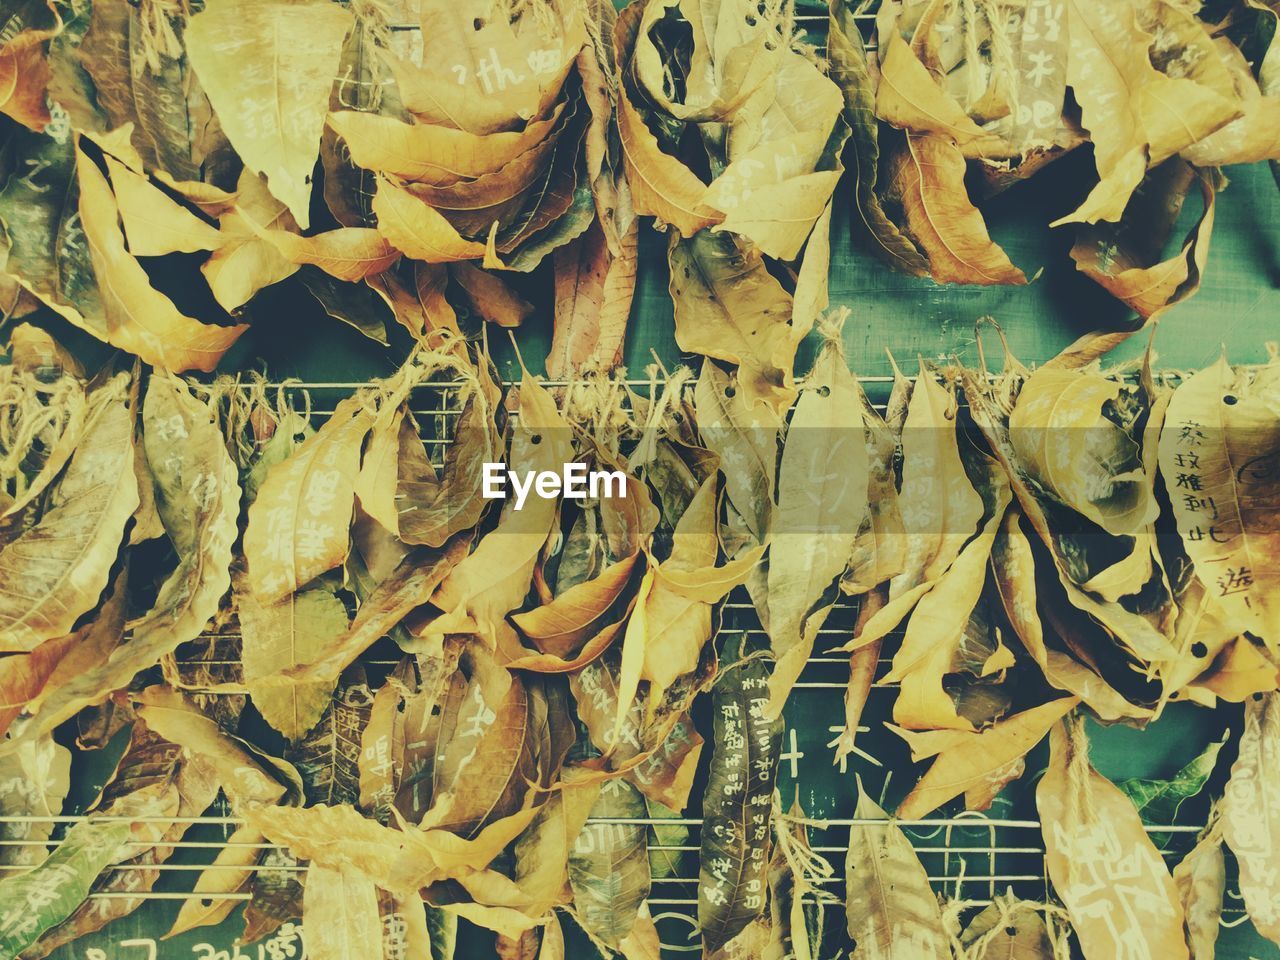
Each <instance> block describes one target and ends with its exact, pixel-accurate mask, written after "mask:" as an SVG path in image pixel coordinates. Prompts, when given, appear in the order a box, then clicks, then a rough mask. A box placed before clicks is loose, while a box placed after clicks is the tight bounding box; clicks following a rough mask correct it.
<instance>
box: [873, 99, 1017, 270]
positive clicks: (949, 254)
mask: <svg viewBox="0 0 1280 960" xmlns="http://www.w3.org/2000/svg"><path fill="white" fill-rule="evenodd" d="M886 86H887V85H886V84H883V83H882V84H881V87H880V89H882V90H883V89H885V88H886ZM886 172H887V174H888V176H889V182H888V183H887V184H886V185H885V192H886V193H887V195H888V196H889V197H890V198H892V199H893V200H894V201H896V203H897V204H900V205H901V207H902V211H903V214H904V218H905V222H904V224H903V229H904V231H905V232H906V233H907V235H909V236H910V237H911V239H912V240H914V241H915V243H916V245H917V246H918V247H919V248H920V250H921V251H923V252H924V254H925V256H927V257H928V259H929V272H930V274H932V276H933V279H934V280H936V281H938V282H939V283H976V284H1000V283H1011V284H1024V283H1026V282H1027V278H1026V276H1025V275H1024V274H1023V272H1022V271H1021V270H1019V269H1018V268H1017V267H1015V266H1014V265H1013V263H1012V262H1010V260H1009V257H1008V255H1007V254H1006V253H1005V252H1004V251H1003V250H1002V249H1001V248H1000V247H999V246H997V245H996V244H995V242H994V241H992V239H991V237H990V235H989V234H988V233H987V227H986V224H985V223H984V222H983V219H982V214H981V213H979V212H978V209H977V207H975V206H974V205H973V203H972V202H971V201H970V200H969V195H968V193H967V191H966V189H965V182H964V178H965V160H964V154H963V153H961V151H960V148H959V147H957V146H956V145H955V144H954V143H953V142H951V140H949V139H948V138H946V137H943V136H939V135H928V136H921V135H918V134H913V133H908V134H907V135H906V139H905V142H903V143H902V144H901V145H900V146H899V147H898V149H897V150H895V151H894V152H893V153H892V154H890V155H889V157H888V165H887V167H886Z"/></svg>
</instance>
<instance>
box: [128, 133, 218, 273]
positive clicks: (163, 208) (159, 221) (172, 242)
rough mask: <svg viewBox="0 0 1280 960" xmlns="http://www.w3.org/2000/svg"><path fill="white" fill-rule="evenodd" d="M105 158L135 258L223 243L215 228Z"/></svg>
mask: <svg viewBox="0 0 1280 960" xmlns="http://www.w3.org/2000/svg"><path fill="white" fill-rule="evenodd" d="M105 159H106V163H107V173H108V174H109V175H110V177H111V189H112V192H113V193H115V196H116V206H117V207H118V208H119V210H120V222H121V224H122V225H123V227H124V236H125V240H126V241H127V242H128V245H129V252H130V253H131V254H133V255H134V256H135V257H160V256H164V255H165V254H168V253H195V252H197V251H200V250H214V249H217V248H218V247H220V246H222V241H223V237H222V235H221V234H220V233H219V232H218V230H217V228H215V227H214V226H212V225H211V224H209V223H206V222H205V221H204V220H202V219H200V218H199V217H197V216H196V215H195V214H194V213H192V212H191V211H190V210H188V209H187V208H186V207H184V206H183V205H182V204H180V203H178V202H177V201H176V200H174V199H173V198H171V197H170V196H169V195H168V194H166V193H165V192H164V191H163V190H161V189H160V188H159V187H158V186H156V185H155V184H154V183H152V182H151V181H150V180H148V179H147V178H146V177H145V176H143V175H142V174H140V173H137V172H135V171H133V170H130V169H129V167H127V166H126V165H125V164H123V163H121V162H120V161H119V160H117V159H116V158H115V157H113V156H111V155H109V154H108V155H107V156H106V158H105Z"/></svg>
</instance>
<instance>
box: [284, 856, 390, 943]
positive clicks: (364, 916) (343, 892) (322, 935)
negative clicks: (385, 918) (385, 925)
mask: <svg viewBox="0 0 1280 960" xmlns="http://www.w3.org/2000/svg"><path fill="white" fill-rule="evenodd" d="M303 890H304V891H305V892H304V894H303V901H302V902H303V914H302V933H303V937H304V938H305V940H306V944H307V955H308V956H309V957H314V958H315V960H353V958H355V957H369V958H370V960H380V958H381V957H382V956H383V952H382V917H381V915H380V914H379V911H378V888H377V887H375V886H374V885H373V881H372V880H369V879H366V878H365V877H362V876H360V875H359V874H357V873H356V872H355V871H353V870H350V869H333V868H331V867H327V866H324V865H323V864H319V863H313V864H311V866H310V867H308V868H307V880H306V883H305V884H303ZM370 950H373V953H370Z"/></svg>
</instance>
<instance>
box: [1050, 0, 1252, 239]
mask: <svg viewBox="0 0 1280 960" xmlns="http://www.w3.org/2000/svg"><path fill="white" fill-rule="evenodd" d="M1067 22H1068V30H1069V31H1070V37H1071V48H1070V53H1069V55H1068V58H1067V83H1068V84H1069V85H1070V86H1071V88H1072V90H1073V92H1074V93H1075V98H1076V101H1077V102H1078V103H1079V104H1080V110H1081V116H1080V119H1081V123H1082V124H1083V125H1084V127H1085V128H1086V129H1087V130H1088V131H1089V136H1090V140H1092V142H1093V150H1094V162H1095V163H1096V165H1097V168H1098V178H1099V183H1098V185H1097V186H1096V187H1094V188H1093V190H1092V191H1091V192H1090V194H1089V196H1088V198H1086V200H1085V201H1084V203H1083V204H1081V205H1080V208H1079V209H1077V210H1076V211H1075V212H1074V213H1072V214H1070V215H1069V216H1066V217H1063V218H1061V219H1060V220H1058V221H1056V222H1055V223H1054V224H1053V225H1054V226H1057V225H1058V224H1062V223H1072V222H1085V223H1093V222H1095V221H1098V220H1119V219H1120V217H1121V216H1122V215H1123V214H1124V208H1125V206H1126V204H1128V202H1129V197H1130V195H1131V194H1132V193H1133V191H1134V189H1136V188H1137V186H1138V184H1139V183H1141V182H1142V178H1143V176H1144V174H1145V173H1146V171H1147V168H1148V166H1152V165H1155V164H1158V163H1161V162H1162V161H1164V160H1166V159H1168V158H1169V157H1171V156H1173V155H1174V154H1175V153H1177V152H1178V151H1180V150H1182V149H1184V148H1185V147H1189V146H1190V145H1191V144H1193V143H1195V142H1196V141H1198V140H1200V139H1202V138H1204V137H1206V136H1208V135H1209V134H1211V133H1213V132H1214V131H1215V130H1217V129H1218V128H1220V127H1222V126H1224V125H1226V124H1227V123H1229V122H1230V121H1231V120H1234V119H1235V118H1236V117H1238V116H1239V115H1240V112H1241V111H1240V108H1239V106H1238V104H1237V102H1236V100H1235V96H1234V92H1235V91H1234V87H1233V85H1232V83H1231V80H1230V77H1229V76H1228V75H1227V73H1226V70H1225V68H1224V67H1223V66H1222V64H1221V62H1220V61H1219V59H1218V57H1217V55H1216V53H1215V52H1214V51H1213V48H1212V45H1209V46H1208V48H1207V49H1206V48H1205V46H1204V45H1205V44H1208V43H1209V40H1208V34H1207V32H1206V31H1205V29H1204V27H1203V25H1202V24H1200V23H1199V21H1198V20H1196V19H1195V16H1194V14H1192V13H1191V12H1189V11H1187V10H1185V9H1183V8H1181V7H1179V6H1177V5H1176V4H1173V3H1167V2H1160V3H1155V4H1150V5H1143V4H1138V3H1135V2H1124V3H1111V2H1109V0H1070V2H1069V3H1068V4H1067ZM1157 31H1159V32H1160V34H1161V36H1162V38H1163V40H1164V42H1165V43H1166V44H1168V45H1169V47H1170V49H1166V50H1163V51H1162V53H1161V57H1162V59H1164V60H1166V61H1168V62H1167V64H1166V65H1167V67H1168V72H1164V71H1162V70H1160V69H1157V67H1156V66H1155V65H1154V64H1153V56H1152V51H1153V49H1154V44H1155V37H1154V36H1153V34H1155V33H1156V32H1157ZM1184 31H1191V32H1193V33H1191V34H1188V33H1186V32H1184ZM1189 37H1190V39H1189Z"/></svg>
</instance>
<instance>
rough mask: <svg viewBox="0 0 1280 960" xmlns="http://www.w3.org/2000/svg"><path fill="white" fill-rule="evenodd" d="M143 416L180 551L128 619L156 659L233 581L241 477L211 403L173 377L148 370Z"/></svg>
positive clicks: (154, 472) (209, 612) (162, 508)
mask: <svg viewBox="0 0 1280 960" xmlns="http://www.w3.org/2000/svg"><path fill="white" fill-rule="evenodd" d="M142 423H143V448H144V450H145V451H146V454H147V463H148V465H149V466H150V468H151V476H152V478H153V480H154V485H155V498H156V509H157V511H158V512H159V514H160V519H161V520H162V521H163V523H164V529H165V532H166V533H167V534H168V535H169V540H170V541H171V542H172V544H173V549H174V552H175V553H176V554H177V555H178V566H177V567H176V568H175V569H174V571H173V572H172V573H171V574H170V575H169V576H168V578H167V579H166V580H165V581H164V583H163V584H161V586H160V590H159V592H158V593H157V595H156V601H155V605H154V606H153V607H152V608H151V610H150V611H148V612H147V613H146V614H144V615H143V616H142V617H141V618H140V619H139V620H138V621H137V622H136V623H134V624H133V637H132V638H131V640H130V645H131V646H132V645H137V646H138V647H139V648H143V649H151V650H153V651H155V653H156V658H157V659H158V657H159V656H160V655H162V654H167V653H169V652H171V651H173V650H174V649H175V648H177V647H178V645H179V644H183V643H186V642H187V641H189V640H194V639H195V638H196V637H197V636H198V635H199V634H200V632H201V631H202V630H204V628H205V625H206V624H207V623H208V622H209V620H210V619H212V618H213V616H214V615H215V614H216V613H217V612H218V606H219V602H220V601H221V600H222V598H223V597H224V596H225V595H226V593H227V590H228V589H229V588H230V586H231V573H230V566H231V546H232V544H233V543H234V542H235V539H236V537H237V536H238V534H239V517H240V484H239V481H238V473H237V470H236V465H235V463H234V462H233V461H232V459H231V456H230V454H228V453H227V448H226V445H225V443H224V442H223V438H222V431H221V430H220V429H219V426H218V423H217V416H216V414H215V412H214V410H213V408H212V407H210V406H209V405H208V404H206V403H204V402H203V401H201V400H199V399H197V398H196V397H195V396H194V395H193V394H192V392H191V389H190V388H189V387H188V386H187V385H186V384H185V383H183V382H182V381H181V380H179V379H178V378H177V377H174V376H173V375H172V374H170V375H164V374H162V373H159V372H156V373H154V374H153V375H152V377H151V380H150V381H149V382H148V384H147V392H146V395H145V397H144V399H143V404H142Z"/></svg>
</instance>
